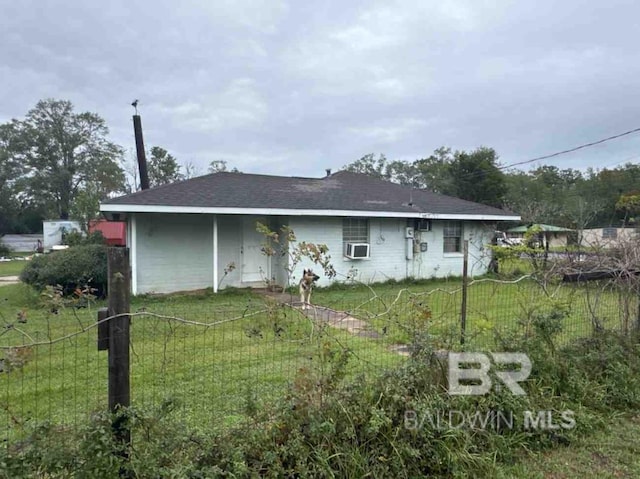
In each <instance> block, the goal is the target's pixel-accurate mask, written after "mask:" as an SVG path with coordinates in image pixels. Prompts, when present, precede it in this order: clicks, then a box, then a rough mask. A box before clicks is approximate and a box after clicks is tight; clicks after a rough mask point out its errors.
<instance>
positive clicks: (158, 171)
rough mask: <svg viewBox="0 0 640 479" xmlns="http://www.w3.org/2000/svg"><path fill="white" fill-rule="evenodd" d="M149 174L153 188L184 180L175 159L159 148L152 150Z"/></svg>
mask: <svg viewBox="0 0 640 479" xmlns="http://www.w3.org/2000/svg"><path fill="white" fill-rule="evenodd" d="M147 172H148V174H149V185H150V186H151V188H154V187H156V186H160V185H166V184H168V183H174V182H176V181H180V180H182V179H184V178H183V176H182V174H181V173H180V165H179V164H178V162H177V161H176V159H175V157H174V156H173V155H171V154H170V153H169V152H168V151H167V150H165V149H164V148H160V147H159V146H154V147H152V148H151V151H150V155H149V161H148V163H147Z"/></svg>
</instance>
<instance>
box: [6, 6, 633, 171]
mask: <svg viewBox="0 0 640 479" xmlns="http://www.w3.org/2000/svg"><path fill="white" fill-rule="evenodd" d="M4 8H5V10H4V11H3V13H4V15H3V16H2V17H0V65H2V66H1V67H0V75H2V78H3V81H4V83H3V87H4V88H3V89H2V91H0V119H2V121H6V120H8V119H9V118H12V117H23V116H24V115H25V114H26V113H27V111H28V110H29V109H30V108H32V107H33V106H34V105H35V103H36V102H37V101H38V100H39V99H41V98H47V97H54V98H64V99H70V100H71V101H73V102H74V104H75V106H76V109H77V110H79V111H85V110H90V111H94V112H97V113H99V114H100V115H101V116H103V117H104V118H105V119H106V121H107V123H108V125H109V126H110V129H111V131H112V138H113V139H114V140H115V141H117V142H118V143H120V144H122V145H123V146H125V147H127V148H128V147H130V146H131V145H132V144H133V135H132V130H131V114H132V109H131V107H130V103H131V101H132V100H133V99H134V98H138V99H140V112H141V114H142V116H143V123H144V127H145V140H146V142H147V143H148V144H149V145H159V146H163V147H165V148H167V149H168V150H170V151H172V152H174V153H175V154H176V155H177V156H178V158H179V159H181V160H184V161H188V160H190V161H193V162H194V163H196V164H198V166H200V167H201V168H205V167H206V165H207V164H208V162H209V161H211V159H227V160H228V161H229V163H230V166H238V167H239V168H240V169H243V170H245V171H257V172H264V173H278V172H281V173H283V174H298V175H305V174H309V175H311V176H317V175H321V174H322V173H323V171H324V168H328V167H332V168H336V167H339V166H342V165H344V164H346V163H349V162H350V161H353V160H355V159H357V158H360V157H361V156H362V155H363V154H366V153H370V152H376V153H385V154H386V155H387V157H389V158H391V159H394V158H404V159H411V158H418V157H422V156H424V155H426V154H429V153H430V152H431V151H433V149H435V148H437V147H439V146H442V145H448V146H451V147H453V148H454V149H469V148H475V147H477V146H479V145H486V146H490V147H494V148H495V149H496V150H497V151H498V153H499V154H500V155H501V157H502V159H503V161H504V162H510V161H518V160H521V159H523V158H524V159H526V158H528V157H533V156H538V155H540V154H545V153H552V152H554V151H558V150H562V149H565V148H568V147H572V146H576V145H578V144H581V143H586V142H588V141H592V140H594V139H599V138H602V137H605V136H608V135H611V134H615V133H618V132H620V131H625V130H628V129H631V128H633V127H636V126H638V125H637V112H636V108H635V105H636V104H637V103H638V101H639V100H640V90H639V89H638V87H637V78H638V77H639V76H640V61H639V60H640V58H639V57H640V52H638V49H637V47H636V46H635V45H636V43H637V42H636V41H635V37H636V36H637V35H636V34H635V32H636V31H637V25H636V20H635V19H636V18H637V16H638V15H639V14H640V4H639V5H636V4H635V3H633V2H625V1H623V0H611V1H610V2H607V3H606V4H604V3H603V4H593V5H589V8H585V6H584V4H583V2H580V1H578V0H566V1H565V2H555V1H551V0H538V1H535V2H534V1H533V0H523V1H519V2H512V1H507V0H503V1H488V0H439V1H435V0H433V1H431V0H421V1H418V0H414V1H394V0H386V1H384V2H383V1H372V2H364V1H359V0H356V1H353V2H337V1H335V0H328V1H326V2H293V1H284V0H275V1H273V2H262V1H259V0H220V1H216V2H211V1H207V0H186V1H184V2H179V3H176V2H172V1H169V0H157V1H154V2H151V1H150V0H143V1H140V2H133V3H132V2H125V1H124V0H114V1H112V2H107V3H103V4H97V3H92V2H81V1H79V0H74V1H69V2H64V3H62V4H53V3H51V2H39V1H37V0H22V1H20V2H8V3H7V5H6V6H4ZM621 12H622V13H621ZM638 141H640V140H635V139H634V138H626V139H624V140H622V139H621V140H619V141H617V142H612V143H611V144H607V145H606V146H603V147H601V148H594V149H593V150H590V151H583V152H581V153H580V154H579V155H569V156H566V157H559V158H557V159H554V160H553V162H555V163H556V164H558V165H560V166H563V165H570V166H572V167H582V168H584V167H588V166H596V167H597V166H599V165H604V164H607V162H613V161H616V160H618V159H620V160H621V159H623V158H626V157H629V156H631V155H632V154H633V152H634V151H636V150H637V146H638ZM233 162H238V164H236V165H234V164H233Z"/></svg>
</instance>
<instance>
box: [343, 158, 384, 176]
mask: <svg viewBox="0 0 640 479" xmlns="http://www.w3.org/2000/svg"><path fill="white" fill-rule="evenodd" d="M342 169H343V170H345V171H351V172H352V173H362V174H365V175H369V176H372V177H374V178H378V179H380V180H390V179H391V176H392V175H391V172H390V168H389V164H388V163H387V157H386V156H384V155H383V154H380V155H379V156H378V158H377V159H376V157H375V155H374V154H373V153H369V154H368V155H364V156H363V157H362V158H360V159H359V160H356V161H354V162H352V163H349V164H348V165H345V166H343V167H342Z"/></svg>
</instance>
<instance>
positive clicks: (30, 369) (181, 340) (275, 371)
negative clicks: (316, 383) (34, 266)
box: [0, 284, 403, 435]
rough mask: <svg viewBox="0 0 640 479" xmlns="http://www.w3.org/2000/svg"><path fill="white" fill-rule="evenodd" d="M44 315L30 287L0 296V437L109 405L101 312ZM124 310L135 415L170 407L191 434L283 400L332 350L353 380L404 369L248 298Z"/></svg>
mask: <svg viewBox="0 0 640 479" xmlns="http://www.w3.org/2000/svg"><path fill="white" fill-rule="evenodd" d="M44 305H45V304H44V302H43V297H41V296H39V295H38V294H36V293H34V292H33V291H32V290H31V289H30V288H29V287H27V286H26V285H23V284H18V285H11V286H3V287H2V288H0V321H1V322H2V323H3V325H4V329H2V330H0V346H3V347H5V350H4V351H3V356H4V365H3V366H4V368H5V370H6V369H7V368H11V370H10V371H9V372H5V373H3V374H0V408H1V410H2V411H3V412H4V414H0V431H3V435H4V434H6V431H9V430H12V431H13V433H17V434H19V433H20V431H21V429H22V428H21V427H20V426H21V425H28V424H37V423H40V422H42V421H51V422H52V423H54V424H60V425H62V426H69V425H75V424H78V423H82V421H84V420H85V419H86V417H87V416H88V414H90V413H91V412H92V411H98V410H101V409H104V408H105V407H106V404H107V371H108V364H107V358H108V353H107V352H106V351H97V347H96V338H97V330H96V328H90V326H91V325H92V324H93V323H94V322H95V321H96V314H97V308H99V307H100V306H103V305H104V302H100V301H98V302H96V303H95V304H91V305H90V307H88V308H81V309H76V308H74V307H71V306H68V307H65V308H60V309H58V310H57V312H56V313H55V314H54V312H52V311H51V310H50V309H48V308H47V307H44ZM131 310H132V312H133V313H134V316H133V317H132V328H131V394H132V403H133V405H134V406H138V407H145V408H148V407H159V406H160V405H161V404H163V403H166V402H170V403H171V404H172V407H174V408H176V414H179V415H180V416H181V417H182V418H184V419H185V420H186V421H187V422H188V423H189V424H191V425H192V426H194V427H215V426H220V425H224V424H229V423H230V422H233V421H234V420H235V418H238V417H239V416H241V415H242V414H243V413H244V410H245V406H246V405H247V404H249V403H256V402H257V403H258V404H260V403H262V402H266V401H270V400H275V399H277V398H280V397H282V395H283V393H284V392H285V388H286V385H287V384H288V383H290V382H291V381H293V380H294V379H295V377H296V376H297V375H298V374H300V372H301V371H310V372H311V371H317V370H318V369H321V368H326V367H328V363H327V360H328V359H327V358H330V357H331V354H332V352H333V351H336V350H339V349H348V350H350V351H351V354H352V360H351V362H350V370H349V374H360V373H367V372H376V373H377V372H379V371H381V369H382V368H384V367H388V366H391V365H393V364H397V363H398V362H399V361H402V360H403V359H402V358H401V357H400V356H398V355H396V354H393V353H391V352H389V351H387V349H386V348H387V346H388V344H387V343H386V342H385V341H372V340H370V339H366V338H360V337H356V336H353V335H351V334H349V333H347V332H346V331H340V330H337V329H334V328H331V327H327V326H326V325H323V324H320V323H316V322H313V321H311V320H309V319H308V318H306V317H305V316H303V315H302V314H300V312H298V311H297V310H294V309H291V308H289V307H283V306H281V305H277V304H275V303H273V302H270V301H268V300H266V299H265V298H264V297H262V296H258V295H255V294H252V293H248V292H238V293H227V294H218V295H214V294H211V293H201V294H194V295H173V296H166V297H156V298H153V297H139V298H134V300H133V301H132V308H131ZM149 313H156V314H160V315H163V316H165V317H157V316H153V315H151V314H149ZM19 316H20V317H21V318H25V317H26V323H20V322H18V321H17V319H18V317H19ZM174 317H175V318H183V319H184V320H187V321H190V322H192V323H186V322H183V321H180V320H178V319H170V318H174ZM83 330H86V331H85V332H82V331H83ZM33 343H36V344H38V345H36V346H34V345H33ZM9 347H13V349H6V348H9Z"/></svg>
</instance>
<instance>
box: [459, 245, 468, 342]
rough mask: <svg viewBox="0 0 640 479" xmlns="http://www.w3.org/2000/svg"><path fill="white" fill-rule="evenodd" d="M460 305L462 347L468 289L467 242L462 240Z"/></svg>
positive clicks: (465, 331)
mask: <svg viewBox="0 0 640 479" xmlns="http://www.w3.org/2000/svg"><path fill="white" fill-rule="evenodd" d="M462 254H463V258H462V304H461V305H460V345H461V346H463V345H464V341H465V336H466V334H467V287H468V279H467V274H468V268H469V240H464V247H463V250H462Z"/></svg>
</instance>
